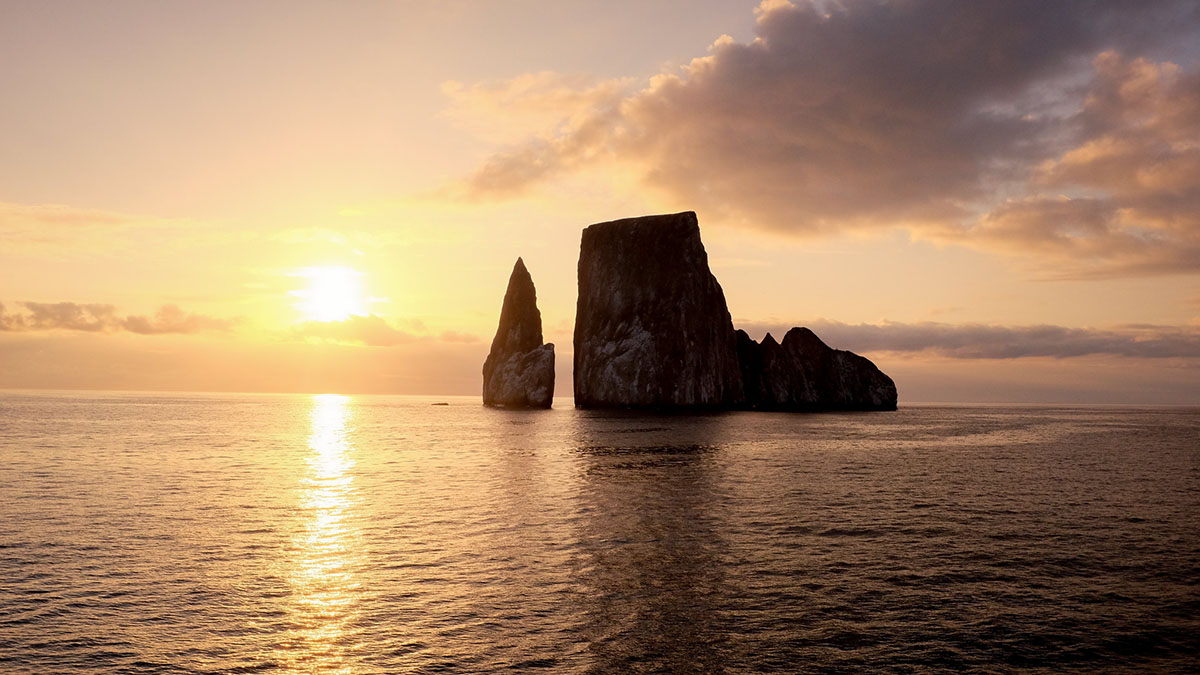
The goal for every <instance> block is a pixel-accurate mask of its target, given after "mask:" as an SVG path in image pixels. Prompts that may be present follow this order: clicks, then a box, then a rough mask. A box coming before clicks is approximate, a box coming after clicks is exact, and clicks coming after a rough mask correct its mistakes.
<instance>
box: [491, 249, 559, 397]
mask: <svg viewBox="0 0 1200 675" xmlns="http://www.w3.org/2000/svg"><path fill="white" fill-rule="evenodd" d="M553 398H554V345H552V344H542V313H541V312H539V311H538V308H537V291H536V290H535V289H534V287H533V278H532V277H530V276H529V270H527V269H525V261H523V260H521V259H520V258H517V264H516V265H514V266H513V271H512V276H510V277H509V279H508V290H507V291H505V293H504V305H503V306H502V307H501V309H500V325H499V326H498V327H497V328H496V337H495V338H493V339H492V350H491V352H490V353H489V354H488V357H487V360H486V361H484V363H483V402H484V404H485V405H491V406H499V407H504V408H549V407H550V403H551V401H552V400H553Z"/></svg>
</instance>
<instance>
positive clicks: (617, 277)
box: [574, 211, 745, 408]
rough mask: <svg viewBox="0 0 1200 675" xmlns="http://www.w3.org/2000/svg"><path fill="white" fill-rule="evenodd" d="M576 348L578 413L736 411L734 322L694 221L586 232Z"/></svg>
mask: <svg viewBox="0 0 1200 675" xmlns="http://www.w3.org/2000/svg"><path fill="white" fill-rule="evenodd" d="M574 347H575V364H574V365H575V372H574V384H575V405H576V406H579V407H585V408H587V407H613V406H622V407H625V406H628V407H661V408H670V407H730V406H736V405H740V404H741V403H742V401H743V399H744V396H745V395H744V392H743V390H742V383H741V375H740V373H739V370H738V358H737V343H736V341H735V338H734V333H733V323H732V321H731V320H730V316H729V310H728V308H727V307H726V306H725V295H724V293H723V292H722V291H721V286H720V284H718V283H717V280H716V278H715V277H713V275H712V273H711V272H710V271H709V269H708V254H707V253H706V252H705V251H704V245H703V244H702V243H701V242H700V226H699V224H698V223H697V221H696V214H695V213H692V212H690V211H689V212H685V213H677V214H674V215H666V216H646V217H642V218H628V219H624V220H616V221H612V222H608V223H599V224H596V225H592V226H590V227H588V228H586V229H585V230H584V231H583V238H582V241H581V244H580V254H579V299H578V304H577V305H576V310H575V338H574Z"/></svg>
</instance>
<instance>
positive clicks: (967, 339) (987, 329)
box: [738, 320, 1200, 359]
mask: <svg viewBox="0 0 1200 675" xmlns="http://www.w3.org/2000/svg"><path fill="white" fill-rule="evenodd" d="M801 325H807V326H808V327H809V328H811V329H812V330H813V331H814V332H815V333H816V334H817V335H819V336H820V337H821V339H822V340H824V341H825V342H826V343H827V344H829V345H830V346H831V347H836V348H838V349H849V350H851V351H858V352H899V353H928V354H933V355H937V356H943V357H948V358H955V359H1017V358H1025V357H1050V358H1071V357H1078V356H1092V355H1109V356H1120V357H1129V358H1142V359H1164V358H1187V359H1191V358H1200V327H1198V326H1155V325H1129V326H1118V327H1114V328H1107V329H1098V328H1067V327H1064V326H1053V325H1039V326H995V325H986V324H948V323H937V322H920V323H892V322H887V323H880V324H845V323H840V322H837V321H825V320H821V321H816V322H809V323H808V324H801ZM738 327H739V328H741V329H743V330H745V331H746V332H748V333H750V334H751V336H752V337H755V338H761V337H762V335H763V334H764V333H766V332H771V333H772V334H774V335H775V336H776V337H777V338H782V336H783V334H784V333H785V332H786V331H787V329H788V328H789V327H790V326H788V325H786V324H783V323H775V322H753V321H747V322H739V323H738Z"/></svg>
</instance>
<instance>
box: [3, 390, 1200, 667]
mask: <svg viewBox="0 0 1200 675" xmlns="http://www.w3.org/2000/svg"><path fill="white" fill-rule="evenodd" d="M435 402H447V403H449V405H432V404H433V403H435ZM499 670H506V671H509V672H534V671H537V672H603V673H607V672H677V673H686V672H705V673H721V672H727V673H749V672H856V671H887V672H927V671H953V672H961V671H978V672H996V673H1003V672H1016V671H1029V672H1046V673H1059V672H1069V671H1078V672H1125V671H1142V670H1145V671H1155V672H1198V671H1200V410H1198V409H1194V408H1193V409H1186V408H1159V409H1154V408H1116V407H1013V406H1008V407H950V406H946V407H939V406H905V407H902V408H901V410H899V411H898V412H894V413H858V414H815V415H796V414H786V413H784V414H772V413H744V412H739V413H728V414H716V415H704V416H684V415H673V416H666V415H647V414H632V413H603V412H593V411H577V410H575V409H573V408H572V407H571V401H570V399H560V400H557V401H556V408H555V409H554V410H550V411H538V412H513V411H503V410H492V409H487V408H484V407H482V406H481V405H479V403H478V400H477V399H475V398H440V399H435V398H413V397H343V396H333V395H322V396H315V397H314V396H268V395H191V394H187V395H184V394H180V395H170V394H154V395H146V394H130V393H121V394H105V393H86V394H80V393H71V394H66V393H44V394H32V393H30V394H24V393H11V392H10V393H0V672H2V673H6V674H7V673H39V674H40V673H85V672H86V673H257V672H298V673H466V672H494V671H499Z"/></svg>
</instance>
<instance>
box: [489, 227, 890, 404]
mask: <svg viewBox="0 0 1200 675" xmlns="http://www.w3.org/2000/svg"><path fill="white" fill-rule="evenodd" d="M510 288H511V286H510ZM505 304H506V306H507V299H506V300H505ZM497 339H499V338H498V337H497ZM539 339H540V338H539ZM574 342H575V344H574V347H575V373H574V375H575V377H574V383H575V405H576V406H577V407H581V408H597V407H631V408H755V409H763V410H894V409H895V408H896V386H895V384H894V383H893V382H892V380H891V378H889V377H888V376H887V375H884V374H883V373H882V372H880V371H879V369H878V368H876V367H875V364H873V363H871V362H870V361H869V360H867V359H865V358H863V357H861V356H858V355H856V354H852V353H850V352H847V351H841V350H835V349H830V348H829V347H828V346H826V345H825V343H823V342H821V340H820V338H818V337H817V336H816V335H814V334H813V332H812V331H810V330H808V329H807V328H793V329H792V330H790V331H788V333H787V335H786V336H785V337H784V340H783V343H782V344H780V343H778V342H776V341H775V339H774V338H773V337H772V336H771V335H769V334H768V335H767V336H766V337H765V338H764V339H763V342H762V344H759V343H756V342H755V341H754V340H752V339H750V336H748V335H747V334H746V333H745V332H744V331H736V332H735V331H734V329H733V323H732V321H731V320H730V316H729V309H728V308H727V307H726V305H725V294H724V293H723V292H722V291H721V286H720V284H718V283H717V280H716V278H715V277H713V275H712V272H710V271H709V269H708V255H707V253H705V251H704V245H703V244H702V243H701V242H700V227H699V224H698V223H697V221H696V214H695V213H693V212H690V211H688V212H685V213H677V214H674V215H666V216H644V217H641V218H627V219H624V220H615V221H612V222H608V223H599V224H596V225H592V226H591V227H588V228H586V229H585V230H584V231H583V239H582V242H581V244H580V251H579V299H578V304H577V305H576V310H575V339H574ZM494 350H495V346H494V345H493V351H494Z"/></svg>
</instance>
